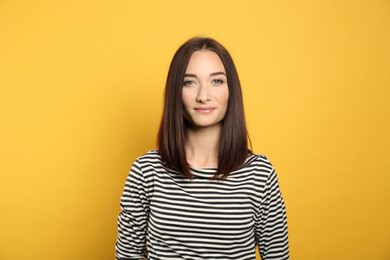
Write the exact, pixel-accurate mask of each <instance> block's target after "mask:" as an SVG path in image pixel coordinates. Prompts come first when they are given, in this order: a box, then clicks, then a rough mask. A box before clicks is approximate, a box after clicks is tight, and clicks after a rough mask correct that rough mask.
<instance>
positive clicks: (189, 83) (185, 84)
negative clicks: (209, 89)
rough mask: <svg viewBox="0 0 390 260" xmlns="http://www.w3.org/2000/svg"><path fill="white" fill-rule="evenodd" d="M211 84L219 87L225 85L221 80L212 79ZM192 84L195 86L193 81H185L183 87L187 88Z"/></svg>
mask: <svg viewBox="0 0 390 260" xmlns="http://www.w3.org/2000/svg"><path fill="white" fill-rule="evenodd" d="M211 83H212V84H214V85H221V84H223V83H225V81H224V80H222V79H213V80H212V81H211ZM194 84H195V81H193V80H186V81H184V83H183V86H189V85H194Z"/></svg>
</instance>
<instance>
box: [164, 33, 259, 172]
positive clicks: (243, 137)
mask: <svg viewBox="0 0 390 260" xmlns="http://www.w3.org/2000/svg"><path fill="white" fill-rule="evenodd" d="M199 50H209V51H213V52H215V53H216V54H217V55H218V56H219V58H220V59H221V61H222V63H223V65H224V67H225V71H226V77H227V83H228V89H229V100H228V106H227V111H226V114H225V117H224V119H223V120H222V122H221V124H222V130H221V135H220V143H219V152H218V168H217V172H216V174H215V175H214V178H215V179H225V178H226V177H227V176H228V175H229V173H230V172H232V171H234V170H236V169H237V168H239V167H240V166H241V165H242V164H243V163H244V162H245V160H246V158H247V157H248V155H249V154H251V153H252V151H251V150H250V149H249V147H248V144H249V143H250V140H249V136H248V132H247V128H246V123H245V113H244V105H243V101H242V92H241V84H240V80H239V77H238V73H237V70H236V67H235V65H234V62H233V59H232V57H231V56H230V54H229V52H228V51H227V50H226V48H225V47H224V46H222V44H220V43H219V42H217V41H216V40H214V39H212V38H206V37H194V38H191V39H189V40H188V41H187V42H185V43H184V44H183V45H182V46H180V48H179V49H178V50H177V51H176V53H175V55H174V56H173V58H172V61H171V64H170V67H169V71H168V76H167V80H166V85H165V93H164V109H163V114H162V118H161V123H160V128H159V132H158V136H157V147H158V152H159V154H160V157H161V160H162V162H163V163H164V165H165V166H166V167H168V168H171V169H173V170H176V171H178V172H179V173H181V174H182V175H183V176H184V177H186V178H188V179H192V174H191V170H190V166H189V164H188V162H187V159H186V152H185V144H186V133H187V126H186V122H185V119H184V109H183V102H182V87H183V84H184V75H185V72H186V70H187V66H188V63H189V61H190V58H191V55H192V54H193V53H194V52H195V51H199Z"/></svg>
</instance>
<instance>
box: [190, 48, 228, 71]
mask: <svg viewBox="0 0 390 260" xmlns="http://www.w3.org/2000/svg"><path fill="white" fill-rule="evenodd" d="M196 71H199V72H201V71H207V72H210V73H213V72H225V67H224V66H223V63H222V60H221V58H220V57H219V56H218V54H217V53H215V52H213V51H209V50H200V51H195V52H194V53H193V54H192V55H191V58H190V61H189V63H188V66H187V70H186V72H187V73H188V72H196Z"/></svg>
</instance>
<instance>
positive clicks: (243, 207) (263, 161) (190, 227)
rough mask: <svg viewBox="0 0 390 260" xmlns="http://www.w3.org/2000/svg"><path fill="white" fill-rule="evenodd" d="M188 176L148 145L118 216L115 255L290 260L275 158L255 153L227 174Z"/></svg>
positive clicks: (132, 173)
mask: <svg viewBox="0 0 390 260" xmlns="http://www.w3.org/2000/svg"><path fill="white" fill-rule="evenodd" d="M191 171H192V174H193V179H192V180H188V179H186V178H184V177H183V176H182V175H181V174H179V173H178V172H176V171H174V170H170V169H167V168H165V167H164V166H163V164H162V163H161V160H160V156H159V155H158V152H157V151H155V150H152V151H149V152H148V153H146V154H144V155H143V156H141V157H139V158H138V159H137V160H136V161H135V162H134V164H133V166H132V167H131V170H130V174H129V176H128V178H127V180H126V184H125V188H124V192H123V194H122V198H121V212H120V214H119V217H118V238H117V242H116V259H142V258H143V257H144V256H145V259H150V260H155V259H234V260H243V259H251V260H253V259H255V258H256V257H255V247H256V245H257V246H258V247H259V251H260V255H261V257H262V259H263V260H268V259H289V247H288V233H287V219H286V210H285V206H284V202H283V198H282V195H281V192H280V190H279V184H278V180H277V176H276V173H275V170H274V168H273V166H272V165H271V164H270V162H269V161H268V159H267V158H266V157H265V156H262V155H250V156H249V157H248V159H247V160H246V162H245V164H244V165H243V166H242V167H241V168H239V169H237V170H235V171H233V172H231V173H230V174H229V176H228V177H227V178H226V179H225V180H211V177H212V176H214V174H215V173H216V170H215V169H196V168H191Z"/></svg>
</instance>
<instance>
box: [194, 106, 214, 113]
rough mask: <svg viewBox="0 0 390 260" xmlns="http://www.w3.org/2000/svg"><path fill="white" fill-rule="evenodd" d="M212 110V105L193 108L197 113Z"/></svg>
mask: <svg viewBox="0 0 390 260" xmlns="http://www.w3.org/2000/svg"><path fill="white" fill-rule="evenodd" d="M214 110H215V108H214V107H196V108H195V111H197V112H199V113H204V114H207V113H210V112H213V111H214Z"/></svg>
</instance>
